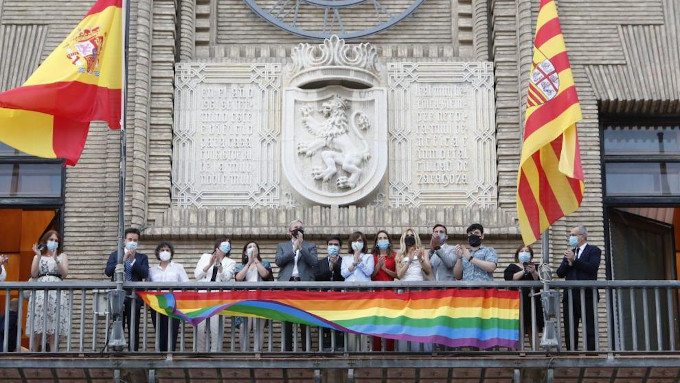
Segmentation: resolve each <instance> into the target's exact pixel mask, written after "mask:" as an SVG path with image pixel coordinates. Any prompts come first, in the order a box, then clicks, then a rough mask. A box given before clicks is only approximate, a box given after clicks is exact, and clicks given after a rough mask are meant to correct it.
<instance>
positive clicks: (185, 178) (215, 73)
mask: <svg viewBox="0 0 680 383" xmlns="http://www.w3.org/2000/svg"><path fill="white" fill-rule="evenodd" d="M226 69H228V70H226ZM280 73H281V65H280V64H245V65H244V64H218V63H216V64H199V63H192V64H183V63H182V64H178V65H177V72H176V84H177V85H176V90H175V123H174V132H173V133H174V136H173V156H172V200H173V203H174V204H176V205H180V206H197V207H202V206H251V207H256V206H278V204H279V198H280V197H279V195H280V186H279V168H278V166H277V164H276V159H277V158H278V153H279V152H278V150H279V149H278V145H279V142H278V140H279V131H278V126H279V123H278V122H276V120H275V119H276V117H277V115H279V110H280V108H279V104H280V95H279V89H280V84H281V78H280Z"/></svg>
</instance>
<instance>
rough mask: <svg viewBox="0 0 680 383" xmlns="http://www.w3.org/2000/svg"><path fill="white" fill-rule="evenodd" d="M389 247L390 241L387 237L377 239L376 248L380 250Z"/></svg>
mask: <svg viewBox="0 0 680 383" xmlns="http://www.w3.org/2000/svg"><path fill="white" fill-rule="evenodd" d="M388 247H390V241H389V240H387V239H379V240H378V249H380V250H387V248H388Z"/></svg>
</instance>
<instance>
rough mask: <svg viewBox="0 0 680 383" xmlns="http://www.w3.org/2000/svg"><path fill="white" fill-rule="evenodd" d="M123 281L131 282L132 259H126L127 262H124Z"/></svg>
mask: <svg viewBox="0 0 680 383" xmlns="http://www.w3.org/2000/svg"><path fill="white" fill-rule="evenodd" d="M125 280H126V281H131V280H132V259H130V258H128V259H127V261H125Z"/></svg>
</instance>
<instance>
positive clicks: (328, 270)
mask: <svg viewBox="0 0 680 383" xmlns="http://www.w3.org/2000/svg"><path fill="white" fill-rule="evenodd" d="M326 246H328V250H327V253H328V257H324V258H321V259H319V264H318V267H317V269H316V280H317V281H321V282H344V281H345V278H343V276H342V273H341V271H340V265H341V264H342V258H341V257H340V249H342V240H341V239H340V236H338V235H334V236H332V237H330V238H328V240H327V241H326ZM319 331H323V336H322V339H323V348H324V350H329V351H330V350H332V349H333V342H332V340H331V334H333V335H334V337H335V349H336V350H341V349H343V348H344V344H345V336H344V335H343V333H342V332H340V331H336V330H328V329H319Z"/></svg>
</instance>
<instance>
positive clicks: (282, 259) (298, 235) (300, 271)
mask: <svg viewBox="0 0 680 383" xmlns="http://www.w3.org/2000/svg"><path fill="white" fill-rule="evenodd" d="M288 232H289V233H290V237H291V239H290V241H286V242H282V243H279V245H278V246H277V247H276V258H274V262H275V263H276V264H277V265H278V266H279V281H295V282H297V281H314V280H315V274H316V268H317V264H318V262H319V260H318V259H317V257H318V255H317V250H316V245H315V244H313V243H311V242H306V241H305V240H304V233H305V231H304V229H303V228H302V221H301V220H299V219H295V220H293V221H292V222H291V223H290V224H288ZM300 332H301V333H302V345H303V347H305V346H306V344H305V343H306V339H307V336H306V335H307V334H306V332H307V326H304V325H300ZM284 334H285V335H284V343H285V344H284V349H285V350H286V351H293V325H292V323H290V322H284Z"/></svg>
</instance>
